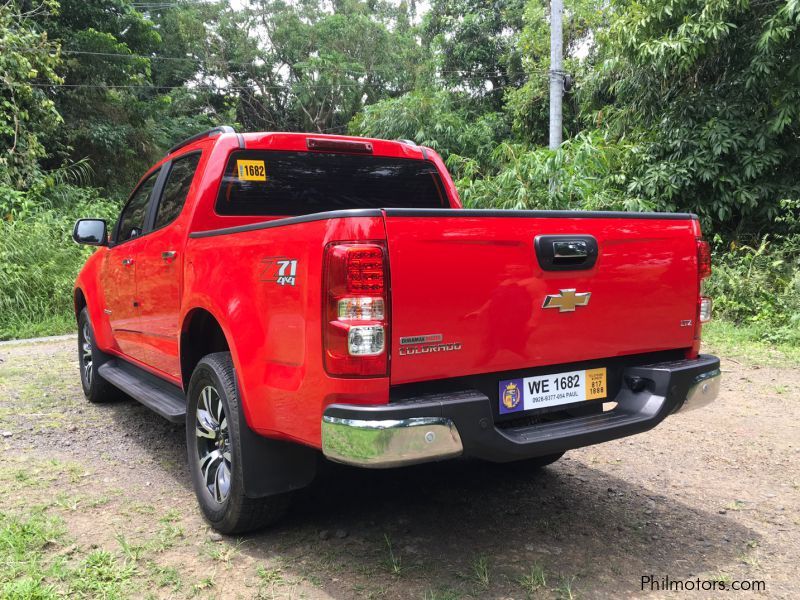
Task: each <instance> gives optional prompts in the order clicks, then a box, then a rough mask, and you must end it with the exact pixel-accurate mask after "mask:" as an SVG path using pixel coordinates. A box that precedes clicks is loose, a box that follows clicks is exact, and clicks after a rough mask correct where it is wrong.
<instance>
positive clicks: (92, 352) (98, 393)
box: [78, 308, 119, 404]
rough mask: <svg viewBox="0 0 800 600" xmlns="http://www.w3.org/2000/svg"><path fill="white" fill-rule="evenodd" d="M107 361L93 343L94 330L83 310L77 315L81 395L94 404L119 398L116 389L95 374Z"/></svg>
mask: <svg viewBox="0 0 800 600" xmlns="http://www.w3.org/2000/svg"><path fill="white" fill-rule="evenodd" d="M108 359H109V356H108V355H107V354H106V353H105V352H103V351H102V350H100V349H99V348H98V347H97V345H96V344H95V343H94V329H92V323H91V321H90V320H89V313H88V311H87V310H86V308H84V309H83V310H82V311H81V312H80V314H79V315H78V368H79V369H80V372H81V386H82V387H83V393H84V395H85V396H86V399H87V400H89V402H92V403H94V404H100V403H103V402H110V401H111V400H114V399H115V398H116V397H118V396H119V392H118V391H117V388H115V387H114V386H113V385H111V384H110V383H108V382H107V381H106V380H105V379H103V378H102V377H101V376H100V375H98V373H97V369H98V368H99V367H100V365H102V364H103V363H104V362H106V361H107V360H108Z"/></svg>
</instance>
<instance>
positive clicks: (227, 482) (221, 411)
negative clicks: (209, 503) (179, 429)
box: [195, 385, 231, 504]
mask: <svg viewBox="0 0 800 600" xmlns="http://www.w3.org/2000/svg"><path fill="white" fill-rule="evenodd" d="M195 436H196V437H197V454H198V457H197V461H198V465H199V466H200V475H201V477H202V478H203V484H204V485H205V487H206V489H207V490H208V492H209V494H211V497H212V498H213V499H214V500H215V501H216V502H218V503H220V504H222V503H223V502H225V500H226V499H227V498H228V494H230V491H231V447H230V436H229V434H228V419H227V418H226V416H225V408H224V406H223V404H222V399H221V398H220V396H219V392H218V391H217V390H216V388H215V387H214V386H212V385H207V386H206V387H204V388H203V389H202V390H201V392H200V399H199V401H198V403H197V412H196V415H195Z"/></svg>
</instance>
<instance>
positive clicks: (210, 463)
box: [200, 450, 224, 486]
mask: <svg viewBox="0 0 800 600" xmlns="http://www.w3.org/2000/svg"><path fill="white" fill-rule="evenodd" d="M220 462H224V460H223V458H222V452H220V451H219V450H212V451H211V452H209V453H208V454H206V455H205V456H204V457H202V458H201V459H200V472H201V473H202V474H203V481H205V484H206V486H211V485H212V484H213V482H214V479H215V478H216V475H217V470H218V469H219V463H220Z"/></svg>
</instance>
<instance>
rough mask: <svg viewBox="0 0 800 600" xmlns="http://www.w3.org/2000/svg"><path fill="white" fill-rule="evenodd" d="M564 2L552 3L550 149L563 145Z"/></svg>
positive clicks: (556, 1) (557, 0)
mask: <svg viewBox="0 0 800 600" xmlns="http://www.w3.org/2000/svg"><path fill="white" fill-rule="evenodd" d="M563 13H564V2H563V0H551V2H550V72H549V76H550V149H551V150H555V149H556V148H558V147H559V146H560V145H561V132H562V125H561V122H562V118H563V113H562V109H561V98H562V94H563V93H564V68H563V67H564V62H563V56H562V55H563V51H564V40H563V35H562V31H561V24H562V14H563Z"/></svg>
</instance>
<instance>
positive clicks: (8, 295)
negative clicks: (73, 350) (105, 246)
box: [0, 186, 118, 339]
mask: <svg viewBox="0 0 800 600" xmlns="http://www.w3.org/2000/svg"><path fill="white" fill-rule="evenodd" d="M53 192H54V196H57V197H54V198H49V199H48V200H47V201H48V202H51V203H52V204H53V208H47V209H44V210H41V211H38V212H29V213H26V214H25V215H24V216H22V217H21V218H17V219H9V220H2V221H0V315H2V317H0V339H8V338H17V337H32V336H38V335H49V334H55V333H64V332H67V331H70V330H72V329H74V327H75V325H74V321H75V319H74V314H73V308H72V287H73V284H74V282H75V276H76V275H77V273H78V270H79V269H80V268H81V266H82V265H83V263H84V262H85V260H86V258H87V256H88V255H89V254H91V250H90V249H89V248H87V247H85V246H78V245H77V244H75V243H74V242H73V241H72V228H73V226H74V225H75V220H76V219H78V218H80V217H85V216H96V217H101V218H103V217H104V218H107V219H114V218H115V215H116V213H117V211H118V209H117V207H116V205H115V204H113V203H111V202H108V201H105V200H101V199H100V198H99V197H98V196H97V194H96V192H94V191H93V190H87V189H79V188H75V187H71V186H63V187H60V188H58V189H54V190H53ZM62 203H63V204H62ZM62 206H65V207H69V208H62Z"/></svg>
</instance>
